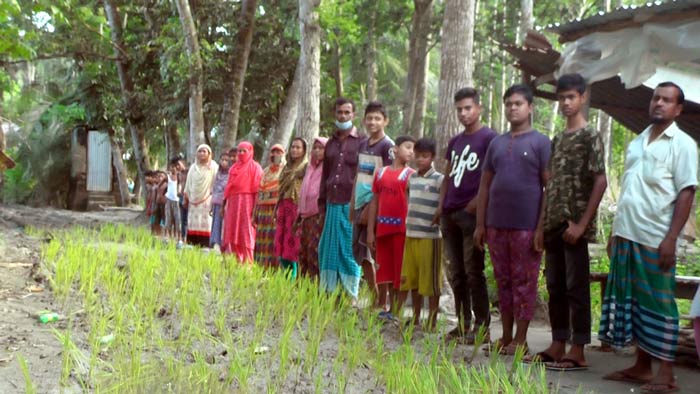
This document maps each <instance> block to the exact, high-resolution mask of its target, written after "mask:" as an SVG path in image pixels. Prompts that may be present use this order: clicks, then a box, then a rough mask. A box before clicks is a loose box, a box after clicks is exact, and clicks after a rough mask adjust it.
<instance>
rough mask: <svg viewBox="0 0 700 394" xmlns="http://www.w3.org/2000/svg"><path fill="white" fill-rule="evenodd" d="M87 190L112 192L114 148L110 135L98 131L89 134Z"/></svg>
mask: <svg viewBox="0 0 700 394" xmlns="http://www.w3.org/2000/svg"><path fill="white" fill-rule="evenodd" d="M87 156H88V171H87V190H88V191H91V192H109V191H111V190H112V147H111V145H110V141H109V134H107V133H105V132H101V131H97V130H91V131H90V132H89V133H88V154H87Z"/></svg>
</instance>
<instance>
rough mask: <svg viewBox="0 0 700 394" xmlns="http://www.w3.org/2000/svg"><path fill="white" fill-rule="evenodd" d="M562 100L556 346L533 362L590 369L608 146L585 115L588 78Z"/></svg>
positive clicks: (552, 251)
mask: <svg viewBox="0 0 700 394" xmlns="http://www.w3.org/2000/svg"><path fill="white" fill-rule="evenodd" d="M557 98H558V100H559V109H560V110H561V111H562V113H563V114H564V116H566V130H565V131H564V132H562V133H560V134H558V135H557V136H556V137H554V140H553V141H552V158H551V160H550V162H549V171H550V176H551V177H550V179H549V182H548V183H547V189H546V190H547V191H546V203H547V206H546V210H545V222H544V240H545V243H544V247H545V251H546V257H545V271H544V272H545V276H546V279H547V290H548V292H549V321H550V322H551V324H552V344H551V345H550V346H549V347H548V348H547V349H546V350H544V351H542V352H539V353H537V355H535V356H534V357H532V361H535V362H537V361H540V362H550V363H551V362H553V363H552V364H549V365H548V366H547V368H548V369H550V368H552V369H556V370H573V369H581V368H586V367H587V365H586V358H585V357H584V354H583V347H584V346H585V345H586V344H588V343H590V342H591V292H590V283H589V279H588V277H589V268H590V260H589V256H588V241H589V240H594V239H595V234H596V229H595V213H596V209H597V208H598V204H600V200H601V199H602V198H603V193H605V188H606V186H607V179H606V177H605V149H604V147H603V142H602V140H601V138H600V135H599V134H598V132H597V131H596V130H595V129H593V128H592V127H591V126H589V124H588V122H587V121H586V118H585V117H584V115H583V113H582V112H581V110H582V109H583V107H584V106H585V103H586V82H585V81H584V80H583V77H582V76H581V75H579V74H566V75H562V76H561V77H560V78H559V80H558V81H557ZM567 341H570V342H571V348H570V350H569V352H568V353H566V342H567Z"/></svg>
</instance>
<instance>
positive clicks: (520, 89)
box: [503, 84, 533, 104]
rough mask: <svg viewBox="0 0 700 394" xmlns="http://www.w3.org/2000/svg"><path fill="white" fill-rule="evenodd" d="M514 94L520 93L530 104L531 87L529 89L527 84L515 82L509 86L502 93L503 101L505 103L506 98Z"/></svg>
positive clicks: (531, 97)
mask: <svg viewBox="0 0 700 394" xmlns="http://www.w3.org/2000/svg"><path fill="white" fill-rule="evenodd" d="M514 94H520V95H522V96H523V97H525V100H527V103H528V104H532V100H533V96H532V89H530V87H529V86H527V85H523V84H517V85H513V86H511V87H509V88H508V90H506V92H505V93H504V94H503V102H504V103H505V102H506V99H507V98H508V97H510V96H512V95H514Z"/></svg>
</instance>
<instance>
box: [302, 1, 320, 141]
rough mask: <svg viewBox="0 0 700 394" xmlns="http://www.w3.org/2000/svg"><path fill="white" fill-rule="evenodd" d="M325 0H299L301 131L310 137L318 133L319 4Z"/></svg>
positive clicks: (307, 137)
mask: <svg viewBox="0 0 700 394" xmlns="http://www.w3.org/2000/svg"><path fill="white" fill-rule="evenodd" d="M320 4H321V0H299V28H300V30H301V57H300V59H299V61H300V65H301V75H303V77H304V83H302V84H300V86H299V112H298V116H297V135H298V136H300V137H302V138H304V139H305V140H306V141H311V140H313V139H314V138H316V137H317V136H318V132H319V123H320V119H321V116H320V96H321V26H320V25H319V20H318V6H319V5H320Z"/></svg>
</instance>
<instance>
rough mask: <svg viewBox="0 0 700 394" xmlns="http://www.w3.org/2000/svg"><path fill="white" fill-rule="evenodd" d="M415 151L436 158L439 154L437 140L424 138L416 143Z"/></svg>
mask: <svg viewBox="0 0 700 394" xmlns="http://www.w3.org/2000/svg"><path fill="white" fill-rule="evenodd" d="M413 151H414V152H428V153H430V154H431V155H433V156H435V155H436V154H437V146H436V144H435V140H434V139H432V138H427V137H423V138H421V139H419V140H418V141H416V144H415V145H413Z"/></svg>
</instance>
